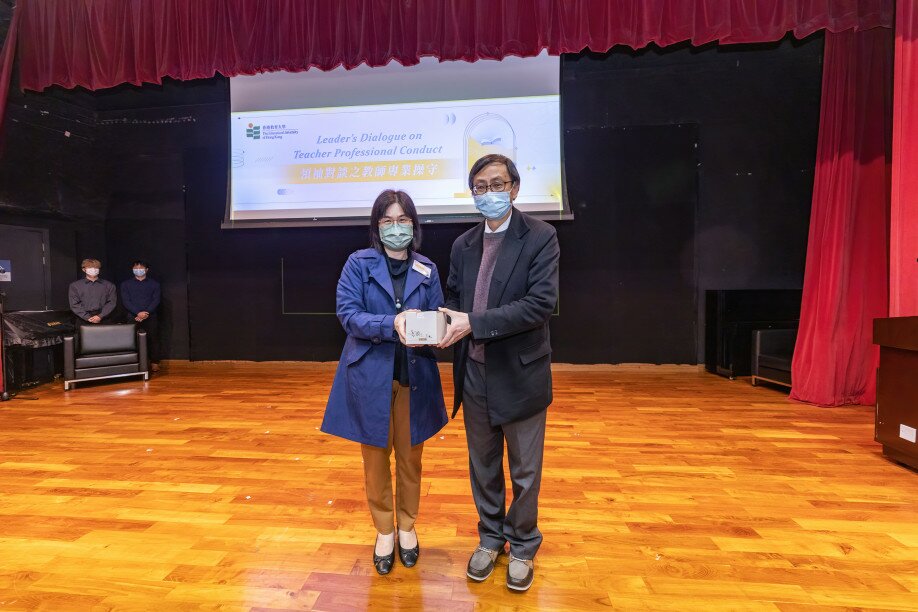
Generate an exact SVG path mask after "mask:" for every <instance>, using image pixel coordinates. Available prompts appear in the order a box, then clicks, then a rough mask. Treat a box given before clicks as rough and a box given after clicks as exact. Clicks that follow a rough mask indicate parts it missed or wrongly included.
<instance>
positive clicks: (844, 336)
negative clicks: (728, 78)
mask: <svg viewBox="0 0 918 612" xmlns="http://www.w3.org/2000/svg"><path fill="white" fill-rule="evenodd" d="M891 79H892V34H891V31H890V30H888V29H886V28H877V29H874V30H868V31H864V32H857V33H855V32H843V33H841V34H826V48H825V59H824V67H823V80H822V101H821V112H820V124H819V142H818V145H817V152H816V177H815V181H814V185H813V206H812V213H811V217H810V233H809V242H808V248H807V256H806V273H805V276H804V281H803V304H802V307H801V313H800V332H799V334H798V336H797V346H796V349H795V350H794V360H793V367H792V379H793V389H792V392H791V397H792V398H794V399H797V400H801V401H805V402H810V403H814V404H821V405H826V406H836V405H840V404H873V403H874V401H875V398H876V367H877V364H878V352H877V349H876V347H875V346H873V343H872V342H873V337H872V336H873V319H874V318H876V317H885V316H886V312H887V290H888V289H887V282H888V275H887V258H886V254H887V236H886V232H887V211H888V206H889V204H888V203H889V150H890V142H889V139H890V132H891V129H890V122H891V115H892V99H891V98H892V86H891V85H892V84H891Z"/></svg>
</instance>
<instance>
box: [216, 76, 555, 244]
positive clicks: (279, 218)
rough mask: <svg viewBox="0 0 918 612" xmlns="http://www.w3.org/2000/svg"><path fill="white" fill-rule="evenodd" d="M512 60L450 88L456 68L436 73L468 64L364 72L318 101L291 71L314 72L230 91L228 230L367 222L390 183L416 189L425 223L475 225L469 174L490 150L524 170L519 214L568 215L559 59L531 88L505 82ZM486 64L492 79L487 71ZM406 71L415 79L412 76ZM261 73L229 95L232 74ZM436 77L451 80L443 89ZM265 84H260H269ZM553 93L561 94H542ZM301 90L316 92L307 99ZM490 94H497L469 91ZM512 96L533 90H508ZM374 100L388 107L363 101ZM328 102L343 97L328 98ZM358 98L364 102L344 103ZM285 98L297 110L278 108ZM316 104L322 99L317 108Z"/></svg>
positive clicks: (528, 81) (414, 195)
mask: <svg viewBox="0 0 918 612" xmlns="http://www.w3.org/2000/svg"><path fill="white" fill-rule="evenodd" d="M514 59H515V61H517V62H525V61H526V60H519V59H518V58H514ZM555 59H556V58H555ZM530 60H532V61H539V60H541V61H543V62H544V61H545V60H544V58H530ZM505 62H506V60H505V61H504V62H489V64H491V65H490V66H488V65H486V64H487V63H485V62H477V63H476V64H480V65H473V66H474V70H475V72H474V73H467V74H463V75H462V77H461V78H462V79H463V80H464V82H466V83H471V84H473V85H475V87H471V88H470V87H465V88H459V89H457V88H456V87H455V85H453V86H452V87H450V86H448V85H447V84H448V83H449V82H450V81H449V75H445V80H444V75H442V74H440V73H443V72H444V71H445V72H449V70H450V69H451V68H452V69H455V68H456V66H455V65H454V64H460V63H461V62H455V63H451V64H447V65H444V64H439V63H436V64H434V65H426V66H423V67H422V70H413V71H412V69H411V68H415V69H416V68H417V67H411V68H405V67H401V66H398V67H397V68H395V67H392V68H390V67H389V66H387V67H385V69H375V68H374V69H366V70H365V71H364V75H363V76H364V79H363V80H364V85H365V86H366V85H369V86H370V87H369V88H367V87H360V85H359V84H354V85H351V86H350V87H337V88H336V89H337V90H338V91H339V95H338V96H337V97H334V95H333V94H330V92H328V91H327V90H324V89H323V93H322V94H321V95H320V96H319V97H318V98H316V96H315V93H314V92H312V91H310V89H309V88H302V89H300V88H297V87H295V86H294V87H291V81H290V79H291V78H293V79H296V78H297V77H300V79H304V77H306V75H307V74H308V73H299V74H289V73H288V74H285V75H284V77H279V76H278V75H272V76H271V77H270V79H271V81H272V83H273V84H274V85H280V86H279V87H275V91H276V95H267V92H266V89H270V87H260V88H256V89H254V90H253V89H252V88H251V87H247V89H244V90H243V94H245V95H239V96H234V98H233V107H234V108H233V110H232V113H231V119H230V121H231V125H230V139H231V159H230V166H231V168H230V173H231V182H230V203H229V206H228V211H227V219H226V225H227V226H230V227H233V226H251V225H256V224H264V223H265V222H269V223H270V222H292V223H295V222H298V221H299V222H306V223H333V222H359V221H361V220H362V221H365V220H366V219H367V217H368V215H369V210H370V206H371V205H372V203H373V200H374V199H375V198H376V196H377V195H378V194H379V192H380V191H382V190H384V189H402V190H404V191H406V192H408V194H409V195H411V197H412V199H413V200H414V202H415V204H416V206H417V208H418V213H419V214H420V215H421V217H422V220H423V221H425V222H436V221H457V220H465V219H468V220H478V219H479V217H478V215H477V212H476V210H475V207H474V204H473V201H472V197H471V194H470V192H469V187H468V172H469V168H470V167H471V165H472V164H473V163H474V162H475V160H476V159H478V158H479V157H481V156H482V155H487V154H489V153H500V154H502V155H506V156H507V157H509V158H511V159H513V160H514V162H515V163H516V165H517V168H518V170H519V172H520V176H521V184H520V192H519V195H518V197H517V199H516V202H515V205H516V206H517V207H518V208H519V209H521V210H524V211H527V212H532V213H537V214H540V215H543V216H555V217H556V218H561V217H562V216H563V215H564V214H565V213H566V208H565V198H564V189H563V184H562V167H561V140H560V120H561V118H560V107H559V96H558V93H557V79H558V72H557V70H558V65H557V62H556V61H555V63H554V64H553V65H552V66H551V67H550V68H549V70H551V71H552V74H551V77H549V78H547V79H546V78H545V75H544V73H545V69H544V67H543V68H541V70H540V75H541V76H540V78H541V81H540V82H539V83H537V84H535V85H533V80H532V79H526V78H522V81H523V82H524V83H525V85H523V86H519V84H517V85H513V84H512V83H511V84H510V85H508V84H507V83H506V80H507V79H504V80H503V82H501V72H502V71H504V75H506V74H508V73H507V72H506V70H507V66H506V64H505ZM393 69H394V70H395V71H397V72H399V75H398V77H399V78H396V79H395V81H397V83H396V84H395V85H394V86H393V83H391V82H390V83H387V84H386V86H385V87H383V88H381V89H380V88H379V87H374V85H379V84H380V83H379V81H376V82H373V81H372V80H370V79H367V78H365V76H366V75H371V74H373V72H372V71H378V70H393ZM462 69H465V70H467V69H468V66H464V67H462ZM488 69H490V72H495V73H496V74H489V75H486V76H484V77H482V76H480V75H481V74H482V73H483V71H488ZM333 72H335V71H333ZM351 72H357V71H356V70H355V71H351ZM406 72H407V73H409V74H408V77H413V78H407V80H406V76H405V73H406ZM524 72H525V71H524ZM530 72H531V70H530ZM432 73H435V74H436V76H435V77H434V78H433V80H431V78H423V77H424V75H425V74H426V75H427V77H430V75H431V74H432ZM476 75H477V76H476ZM260 76H265V75H258V77H260ZM336 76H337V77H338V78H339V79H341V80H339V81H338V82H336V83H334V84H335V85H341V84H343V83H344V80H343V79H347V78H348V76H349V75H347V74H345V75H336ZM361 76H362V75H361V74H355V75H353V78H352V79H349V80H350V81H352V80H355V79H356V80H360V79H361ZM373 76H378V75H373ZM524 76H525V75H524ZM258 77H234V79H231V83H230V87H231V91H232V89H233V87H234V85H235V83H234V82H235V81H236V79H240V78H241V79H257V78H258ZM417 77H421V78H420V79H418V78H417ZM514 78H515V79H516V80H521V77H520V74H519V71H514ZM437 79H440V81H441V82H442V83H443V84H444V86H443V87H436V82H437ZM495 79H496V80H495ZM304 80H305V79H304ZM313 80H314V81H315V82H316V84H318V80H317V79H315V77H313ZM510 80H511V81H512V80H513V79H510ZM497 82H500V84H501V86H500V87H499V88H497V89H495V88H493V87H489V86H488V83H497ZM265 83H266V81H264V80H262V82H261V85H265ZM420 83H423V84H424V87H421V85H420ZM250 84H251V83H249V84H247V85H250ZM431 86H433V90H431ZM406 88H407V89H406ZM412 88H413V89H414V90H415V91H413V92H412V91H411V89H412ZM469 89H474V90H475V91H474V92H470V91H469ZM546 89H547V90H551V89H554V92H553V93H542V94H539V93H536V92H538V91H545V90H546ZM303 91H305V92H307V93H308V94H309V95H302V92H303ZM438 91H439V92H440V93H441V94H454V95H455V96H456V98H458V97H460V96H465V97H466V99H456V98H453V97H451V98H450V99H436V98H438V97H443V96H438V95H436V93H437V92H438ZM488 91H490V92H492V93H497V94H498V97H475V98H471V99H469V98H468V97H467V96H469V94H470V93H477V94H479V95H480V94H485V93H487V92H488ZM252 92H257V93H252ZM511 93H523V94H525V95H507V94H511ZM419 94H420V95H419ZM322 96H325V97H324V98H323V97H322ZM406 98H407V99H408V100H407V101H402V100H405V99H406ZM431 98H433V99H431ZM370 100H373V101H382V103H374V104H368V103H365V102H367V101H370ZM331 101H334V102H343V104H335V105H332V106H329V105H327V103H328V102H331ZM355 101H358V102H363V103H361V104H348V102H355ZM284 102H285V103H287V104H290V103H293V104H297V103H300V104H301V105H300V106H297V107H296V108H293V109H291V108H289V107H288V108H271V107H272V106H273V107H276V106H278V104H279V103H284ZM317 102H318V103H323V102H324V103H326V105H324V106H313V105H314V104H316V103H317Z"/></svg>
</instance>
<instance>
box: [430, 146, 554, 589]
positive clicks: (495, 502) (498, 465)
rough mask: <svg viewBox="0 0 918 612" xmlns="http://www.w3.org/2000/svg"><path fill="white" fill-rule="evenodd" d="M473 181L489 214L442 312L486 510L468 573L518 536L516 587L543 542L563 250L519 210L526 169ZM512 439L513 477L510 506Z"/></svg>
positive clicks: (484, 161)
mask: <svg viewBox="0 0 918 612" xmlns="http://www.w3.org/2000/svg"><path fill="white" fill-rule="evenodd" d="M469 188H470V189H471V190H472V194H473V196H474V198H475V206H476V208H477V209H478V210H479V212H481V214H482V215H483V216H484V217H485V220H484V222H482V223H479V224H478V225H476V226H475V227H473V228H472V229H470V230H469V231H467V232H465V233H464V234H462V235H461V236H460V237H459V238H457V239H456V242H454V243H453V248H452V252H451V255H450V266H449V280H448V281H447V291H446V308H443V309H441V310H443V311H444V312H445V313H446V314H447V315H448V316H449V317H450V324H449V326H448V327H447V331H446V337H445V338H444V339H443V342H442V343H441V344H440V346H441V348H444V347H447V346H450V345H452V344H454V343H457V342H458V345H457V346H456V349H455V353H454V359H453V380H454V384H455V389H456V394H455V398H454V400H453V416H454V417H455V416H456V413H457V412H458V411H459V406H460V404H461V405H462V406H463V407H464V412H463V417H464V418H463V420H464V422H465V430H466V438H467V442H468V448H469V473H470V478H471V484H472V496H473V498H474V500H475V506H476V508H477V510H478V517H479V522H478V534H479V540H480V541H479V546H478V548H477V549H476V551H475V552H474V553H473V554H472V557H471V558H470V559H469V564H468V569H467V574H468V576H469V578H471V579H472V580H475V581H478V582H480V581H483V580H485V579H487V578H488V577H489V576H490V575H491V572H493V571H494V562H495V560H496V559H497V557H498V555H499V554H500V553H502V552H504V546H505V544H506V543H507V542H509V544H510V564H509V567H508V569H507V587H508V588H510V589H513V590H517V591H525V590H527V589H528V588H529V587H530V586H531V585H532V579H533V570H534V565H533V559H534V558H535V555H536V552H537V551H538V549H539V545H540V544H541V543H542V534H541V532H540V531H539V528H538V526H537V520H538V497H539V486H540V484H541V478H542V455H543V450H544V443H545V417H546V412H547V409H548V405H549V404H551V400H552V389H551V343H550V341H549V333H548V320H549V317H551V314H552V312H553V311H554V309H555V305H556V304H557V302H558V258H559V253H560V251H559V248H558V239H557V236H556V234H555V229H554V228H553V227H552V226H551V225H549V224H547V223H545V222H544V221H539V220H538V219H535V218H533V217H530V216H529V215H527V214H525V213H522V212H520V211H519V210H517V209H515V208H513V206H512V202H513V200H514V199H516V196H517V194H518V193H519V189H520V175H519V172H518V171H517V169H516V166H515V165H514V163H513V161H511V160H510V159H509V158H507V157H505V156H503V155H486V156H485V157H482V158H481V159H479V160H478V161H477V162H475V164H474V165H473V166H472V169H471V171H470V172H469ZM505 441H506V445H507V454H508V457H509V465H510V479H511V480H512V482H513V501H512V503H511V504H510V508H509V510H508V509H506V507H505V506H506V504H505V499H506V486H505V483H504V474H503V456H504V443H505Z"/></svg>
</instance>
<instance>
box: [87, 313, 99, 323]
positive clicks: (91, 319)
mask: <svg viewBox="0 0 918 612" xmlns="http://www.w3.org/2000/svg"><path fill="white" fill-rule="evenodd" d="M87 320H88V321H89V322H90V323H101V322H102V317H100V316H99V315H93V316H91V317H89V319H87Z"/></svg>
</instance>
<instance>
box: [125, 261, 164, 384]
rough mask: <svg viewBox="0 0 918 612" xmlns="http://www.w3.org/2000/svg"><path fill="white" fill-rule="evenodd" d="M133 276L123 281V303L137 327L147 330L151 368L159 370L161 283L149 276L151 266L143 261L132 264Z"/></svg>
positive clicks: (131, 320)
mask: <svg viewBox="0 0 918 612" xmlns="http://www.w3.org/2000/svg"><path fill="white" fill-rule="evenodd" d="M131 268H132V270H131V272H132V276H131V278H129V279H128V280H126V281H124V282H122V283H121V303H122V304H123V305H124V308H125V310H127V312H128V315H129V316H130V319H128V322H129V323H131V322H133V323H135V324H136V325H137V327H139V328H140V329H142V330H144V331H145V332H147V346H149V351H150V369H151V370H153V371H154V372H158V371H159V319H158V317H157V316H156V309H157V308H159V301H160V288H159V283H158V282H157V281H155V280H153V279H152V278H150V277H149V276H147V272H149V271H150V266H148V265H147V264H146V262H143V261H139V260H138V261H135V262H134V263H133V264H131Z"/></svg>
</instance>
